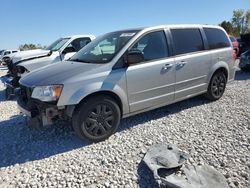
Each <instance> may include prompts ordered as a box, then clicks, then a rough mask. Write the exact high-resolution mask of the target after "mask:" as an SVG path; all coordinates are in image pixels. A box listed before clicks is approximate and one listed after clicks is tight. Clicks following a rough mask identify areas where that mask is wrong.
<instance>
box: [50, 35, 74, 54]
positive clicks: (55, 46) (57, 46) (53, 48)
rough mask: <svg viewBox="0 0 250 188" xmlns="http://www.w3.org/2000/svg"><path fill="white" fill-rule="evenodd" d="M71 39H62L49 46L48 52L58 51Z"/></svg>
mask: <svg viewBox="0 0 250 188" xmlns="http://www.w3.org/2000/svg"><path fill="white" fill-rule="evenodd" d="M69 39H70V38H60V39H58V40H57V41H55V42H53V43H52V44H51V45H49V46H48V47H47V48H46V50H51V51H58V50H59V49H60V48H61V47H62V46H63V45H64V44H65V43H66V42H67V41H68V40H69Z"/></svg>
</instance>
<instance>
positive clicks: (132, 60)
mask: <svg viewBox="0 0 250 188" xmlns="http://www.w3.org/2000/svg"><path fill="white" fill-rule="evenodd" d="M143 61H144V55H143V53H142V52H141V51H139V50H137V51H128V53H127V62H128V64H136V63H140V62H143Z"/></svg>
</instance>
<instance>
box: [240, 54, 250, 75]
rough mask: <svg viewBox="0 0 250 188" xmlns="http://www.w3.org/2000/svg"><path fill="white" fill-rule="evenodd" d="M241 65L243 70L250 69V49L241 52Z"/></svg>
mask: <svg viewBox="0 0 250 188" xmlns="http://www.w3.org/2000/svg"><path fill="white" fill-rule="evenodd" d="M239 67H240V69H241V70H243V71H245V70H250V50H247V51H246V52H244V53H243V54H241V56H240V63H239Z"/></svg>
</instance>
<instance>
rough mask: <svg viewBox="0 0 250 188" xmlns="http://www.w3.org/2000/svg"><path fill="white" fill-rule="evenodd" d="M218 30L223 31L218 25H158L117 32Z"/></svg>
mask: <svg viewBox="0 0 250 188" xmlns="http://www.w3.org/2000/svg"><path fill="white" fill-rule="evenodd" d="M200 27H205V28H216V29H223V28H222V27H220V26H217V25H204V24H170V25H158V26H149V27H138V28H130V29H124V30H117V31H115V32H122V31H123V32H129V31H143V30H144V31H147V30H148V31H150V30H155V29H164V28H200Z"/></svg>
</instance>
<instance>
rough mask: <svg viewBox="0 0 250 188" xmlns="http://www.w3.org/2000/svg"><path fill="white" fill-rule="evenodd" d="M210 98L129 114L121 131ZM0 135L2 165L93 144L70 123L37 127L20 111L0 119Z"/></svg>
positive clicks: (203, 102) (42, 157)
mask: <svg viewBox="0 0 250 188" xmlns="http://www.w3.org/2000/svg"><path fill="white" fill-rule="evenodd" d="M208 102H209V101H208V100H206V99H204V98H203V97H196V98H193V99H189V100H186V101H182V102H179V103H176V104H173V105H169V106H166V107H163V108H159V109H156V110H152V111H150V112H145V113H142V114H140V115H136V116H133V117H129V118H126V119H124V120H122V121H121V126H120V128H119V130H118V132H122V131H124V130H126V129H130V128H132V127H134V126H137V125H139V124H142V123H145V122H148V121H152V120H155V119H159V118H162V117H166V116H168V115H170V114H174V113H178V112H180V111H182V110H184V109H188V108H192V107H193V106H199V105H203V104H206V103H208ZM0 138H1V139H0V152H1V154H0V167H8V166H10V165H15V164H22V163H25V162H27V161H34V160H40V159H44V158H47V157H51V156H53V155H56V154H60V153H64V152H68V151H71V150H74V149H77V148H81V147H84V146H87V145H90V144H91V143H90V142H88V141H86V140H80V139H78V137H77V136H76V135H75V134H74V132H73V130H72V128H71V126H69V125H65V124H57V125H53V126H49V127H48V128H45V129H43V130H36V129H33V128H29V127H28V126H26V122H25V118H24V117H23V116H21V115H16V116H13V117H11V118H10V119H9V120H6V121H2V122H0ZM142 167H143V165H142ZM142 167H141V170H142V171H144V170H143V169H142Z"/></svg>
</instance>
